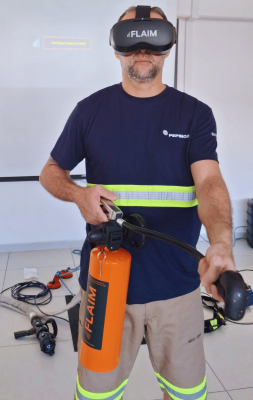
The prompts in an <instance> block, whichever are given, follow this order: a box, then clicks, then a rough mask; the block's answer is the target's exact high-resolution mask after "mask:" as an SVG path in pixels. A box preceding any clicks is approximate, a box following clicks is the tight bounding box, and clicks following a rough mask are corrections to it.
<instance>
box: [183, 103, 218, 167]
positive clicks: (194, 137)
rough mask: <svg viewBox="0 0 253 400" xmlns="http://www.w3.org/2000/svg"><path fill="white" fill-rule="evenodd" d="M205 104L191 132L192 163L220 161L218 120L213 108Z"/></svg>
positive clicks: (190, 159) (190, 157)
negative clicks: (218, 152) (216, 120)
mask: <svg viewBox="0 0 253 400" xmlns="http://www.w3.org/2000/svg"><path fill="white" fill-rule="evenodd" d="M203 106H204V104H203ZM203 106H202V107H201V110H200V112H199V114H198V116H197V119H196V122H195V125H194V128H193V131H192V134H191V139H190V144H189V149H188V159H189V163H190V164H192V163H194V162H196V161H201V160H214V161H218V155H217V152H216V149H217V129H216V122H215V119H214V116H213V112H212V110H211V108H209V107H208V106H206V105H205V107H203Z"/></svg>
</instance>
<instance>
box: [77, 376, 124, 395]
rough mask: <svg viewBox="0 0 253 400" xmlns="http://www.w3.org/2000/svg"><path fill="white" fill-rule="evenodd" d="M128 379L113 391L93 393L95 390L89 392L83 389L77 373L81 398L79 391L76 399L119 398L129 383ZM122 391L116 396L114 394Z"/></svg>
mask: <svg viewBox="0 0 253 400" xmlns="http://www.w3.org/2000/svg"><path fill="white" fill-rule="evenodd" d="M127 381H128V379H125V380H124V382H122V383H121V385H119V386H118V387H117V389H115V390H112V391H111V392H106V393H93V392H88V391H87V390H85V389H83V388H82V386H81V385H80V383H79V377H78V375H77V383H76V386H77V390H78V392H79V393H80V394H81V396H82V397H81V398H80V397H79V396H78V393H77V392H76V393H75V396H76V399H77V400H82V399H85V400H86V399H96V400H101V399H108V398H113V400H119V399H120V398H121V397H122V396H123V389H124V387H125V386H126V384H127ZM119 391H120V394H119V395H118V396H117V397H115V396H114V395H117V392H119Z"/></svg>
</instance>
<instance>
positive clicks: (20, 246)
mask: <svg viewBox="0 0 253 400" xmlns="http://www.w3.org/2000/svg"><path fill="white" fill-rule="evenodd" d="M246 236H247V232H246V230H244V231H241V232H235V238H236V239H242V238H244V239H245V238H246ZM84 240H85V237H84V239H83V240H62V241H54V242H38V243H9V244H0V253H11V252H17V251H33V250H52V249H53V250H54V249H67V248H73V247H75V248H79V249H80V248H82V246H83V242H84ZM204 240H207V241H208V236H207V233H206V232H205V233H201V237H199V242H202V241H204ZM233 240H234V237H233Z"/></svg>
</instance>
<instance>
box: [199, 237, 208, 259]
mask: <svg viewBox="0 0 253 400" xmlns="http://www.w3.org/2000/svg"><path fill="white" fill-rule="evenodd" d="M208 247H210V244H209V243H207V242H205V241H204V240H203V241H198V243H197V246H196V248H197V250H198V251H200V253H202V254H203V255H204V256H205V255H206V251H207V249H208Z"/></svg>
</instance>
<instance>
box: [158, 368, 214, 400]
mask: <svg viewBox="0 0 253 400" xmlns="http://www.w3.org/2000/svg"><path fill="white" fill-rule="evenodd" d="M155 374H156V378H157V380H158V382H159V385H160V386H161V388H163V389H165V390H166V391H167V392H168V394H169V395H170V397H171V398H172V399H174V400H204V399H206V398H207V397H206V396H207V388H206V377H204V379H203V382H202V383H201V384H200V385H198V386H196V387H194V388H191V389H181V388H179V387H176V386H174V385H172V384H171V383H169V382H168V381H166V379H164V378H162V377H161V375H159V374H158V373H157V372H155Z"/></svg>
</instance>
